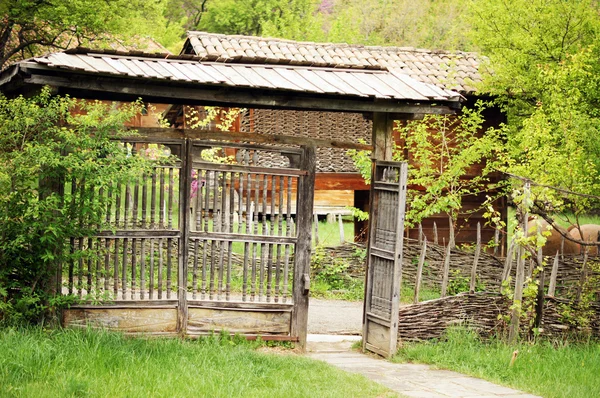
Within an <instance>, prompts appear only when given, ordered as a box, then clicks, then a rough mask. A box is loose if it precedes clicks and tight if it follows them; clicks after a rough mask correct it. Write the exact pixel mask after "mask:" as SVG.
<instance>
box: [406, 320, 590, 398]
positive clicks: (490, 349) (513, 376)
mask: <svg viewBox="0 0 600 398" xmlns="http://www.w3.org/2000/svg"><path fill="white" fill-rule="evenodd" d="M515 350H518V351H519V353H518V356H517V359H516V361H515V363H514V365H513V366H509V364H510V360H511V357H512V355H513V352H514V351H515ZM394 361H396V362H407V361H408V362H421V363H428V364H433V365H436V366H437V367H439V368H443V369H451V370H455V371H458V372H461V373H466V374H469V375H472V376H475V377H480V378H483V379H487V380H490V381H492V382H495V383H498V384H502V385H506V386H509V387H513V388H516V389H519V390H523V391H527V392H529V393H532V394H537V395H541V396H543V397H545V398H559V397H568V398H589V397H600V373H599V372H600V343H599V342H589V343H585V344H584V343H578V344H575V343H565V342H554V343H552V342H549V341H540V342H537V343H536V344H530V343H520V344H516V345H508V344H506V343H503V342H501V341H497V340H493V341H491V342H487V343H484V342H482V341H480V339H479V338H478V337H477V336H476V335H474V334H473V333H469V332H466V331H464V330H461V329H455V330H450V331H449V333H448V338H447V340H446V341H442V342H428V343H419V344H416V343H415V344H405V346H404V347H402V348H401V349H400V350H399V351H398V354H397V355H396V356H395V357H394Z"/></svg>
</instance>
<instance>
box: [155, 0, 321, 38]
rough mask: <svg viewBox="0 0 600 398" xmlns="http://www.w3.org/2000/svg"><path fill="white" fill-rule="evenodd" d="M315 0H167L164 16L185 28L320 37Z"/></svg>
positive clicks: (231, 32)
mask: <svg viewBox="0 0 600 398" xmlns="http://www.w3.org/2000/svg"><path fill="white" fill-rule="evenodd" d="M316 6H317V4H316V1H314V0H219V1H215V0H208V1H206V0H169V1H168V8H167V11H166V16H167V17H168V18H169V19H171V20H174V21H178V22H179V23H180V24H182V25H183V26H184V27H185V28H186V29H195V30H202V31H207V32H214V33H225V34H239V35H254V36H267V37H280V38H286V39H294V40H321V39H322V38H323V36H322V35H320V33H321V20H320V14H318V13H317V12H316V11H317V8H316Z"/></svg>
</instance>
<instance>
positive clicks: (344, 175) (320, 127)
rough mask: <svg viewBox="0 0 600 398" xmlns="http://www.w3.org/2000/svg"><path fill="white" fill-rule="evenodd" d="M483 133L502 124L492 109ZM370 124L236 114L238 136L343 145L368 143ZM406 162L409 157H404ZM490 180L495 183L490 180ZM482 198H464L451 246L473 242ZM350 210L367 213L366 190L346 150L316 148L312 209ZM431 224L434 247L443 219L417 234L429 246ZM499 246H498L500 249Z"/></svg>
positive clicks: (299, 114) (501, 205)
mask: <svg viewBox="0 0 600 398" xmlns="http://www.w3.org/2000/svg"><path fill="white" fill-rule="evenodd" d="M476 100H477V97H469V101H468V103H467V104H466V105H465V106H469V105H470V106H473V105H474V103H475V101H476ZM484 116H485V120H486V123H485V125H484V126H483V128H484V129H487V128H489V127H492V126H498V125H499V124H500V123H502V122H504V115H503V114H502V113H501V112H500V110H499V109H497V108H490V109H488V110H486V111H485V114H484ZM371 129H372V121H370V120H368V119H365V118H364V117H363V116H362V115H361V114H357V113H340V112H319V113H315V112H303V111H287V110H286V111H284V110H265V109H252V110H249V111H248V112H246V113H245V114H244V115H242V118H241V122H240V130H241V131H248V132H250V131H252V132H256V133H262V134H284V135H290V136H300V137H314V138H323V139H343V140H344V141H354V142H358V141H364V142H366V143H369V144H370V142H371ZM409 159H410V154H409ZM482 168H483V165H477V166H476V167H473V168H472V169H471V170H470V173H469V176H475V175H477V174H478V173H479V172H480V171H481V170H482ZM495 178H500V176H496V177H495ZM485 199H486V195H485V194H484V195H479V196H476V197H465V198H464V201H463V204H464V205H463V209H464V211H463V212H462V214H461V216H460V217H459V222H458V228H457V230H456V243H457V244H461V243H473V242H475V239H476V228H477V223H478V222H479V223H481V225H485V221H486V220H485V219H484V218H483V212H482V211H478V212H474V213H473V211H474V210H475V209H477V208H479V207H480V206H481V204H482V203H483V202H484V201H485ZM348 206H354V207H357V208H359V209H362V210H365V211H367V210H368V208H369V186H368V185H366V184H365V182H364V180H363V178H362V177H361V175H360V174H359V173H358V171H357V169H356V167H355V166H354V162H353V161H352V159H351V158H350V157H349V156H347V155H346V150H344V149H336V148H318V149H317V176H316V184H315V210H316V212H317V213H319V214H325V213H327V212H335V211H340V210H343V209H344V208H346V207H348ZM497 207H498V209H499V210H500V212H501V213H502V215H503V218H504V219H506V211H507V205H506V200H505V199H500V200H499V202H498V203H497ZM434 223H435V225H436V229H437V234H438V239H439V242H440V244H441V243H442V242H443V241H444V240H445V241H446V242H447V241H448V238H449V224H448V218H447V216H446V214H437V215H434V216H432V217H429V218H427V219H425V220H424V221H423V223H422V224H423V233H424V234H425V235H426V236H427V238H428V240H429V241H433V240H434ZM366 227H367V223H366V222H360V221H356V222H355V240H356V241H364V240H365V239H366V236H367V234H366ZM408 236H409V237H411V238H414V239H417V237H418V228H416V227H415V228H409V229H408ZM493 236H494V230H493V228H491V227H489V226H484V227H483V229H482V239H483V241H484V242H488V241H489V240H490V239H492V238H493ZM502 245H503V244H502Z"/></svg>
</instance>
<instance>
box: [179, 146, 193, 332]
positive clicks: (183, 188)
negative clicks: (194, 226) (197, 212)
mask: <svg viewBox="0 0 600 398" xmlns="http://www.w3.org/2000/svg"><path fill="white" fill-rule="evenodd" d="M182 152H183V153H184V154H185V155H184V156H183V159H182V163H181V169H180V176H179V192H181V194H180V195H179V197H180V201H181V203H180V206H179V228H180V229H181V241H180V243H179V263H178V264H177V265H178V268H179V270H178V273H177V299H178V311H177V330H178V332H179V334H180V335H182V336H183V335H185V334H186V332H187V320H188V308H187V264H188V257H189V250H188V246H189V236H190V216H189V214H190V210H189V209H190V196H191V190H192V188H191V187H192V144H191V142H190V140H189V139H187V140H185V141H183V148H182Z"/></svg>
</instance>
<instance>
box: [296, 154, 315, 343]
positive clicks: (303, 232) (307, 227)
mask: <svg viewBox="0 0 600 398" xmlns="http://www.w3.org/2000/svg"><path fill="white" fill-rule="evenodd" d="M303 151H304V153H303V155H302V163H301V166H300V167H301V169H302V170H306V171H307V172H308V173H307V174H306V175H304V176H302V177H300V179H299V181H298V193H297V195H298V196H297V202H296V203H297V209H296V214H297V217H298V222H297V224H296V228H297V231H298V243H297V245H296V253H295V256H294V292H293V296H294V312H293V314H292V325H291V326H292V328H291V329H292V330H291V332H292V337H297V338H298V342H299V345H300V349H301V350H303V351H304V350H305V349H306V335H307V328H308V297H309V290H310V255H311V226H312V225H311V224H312V216H313V204H314V203H313V202H314V193H315V168H316V151H315V147H313V146H305V147H303Z"/></svg>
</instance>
